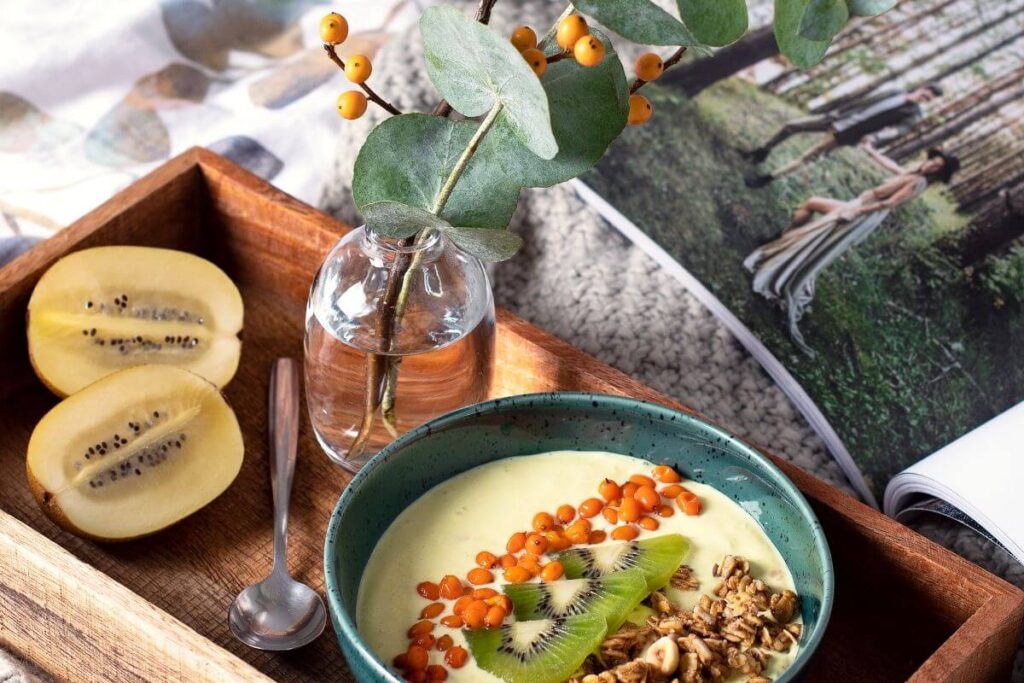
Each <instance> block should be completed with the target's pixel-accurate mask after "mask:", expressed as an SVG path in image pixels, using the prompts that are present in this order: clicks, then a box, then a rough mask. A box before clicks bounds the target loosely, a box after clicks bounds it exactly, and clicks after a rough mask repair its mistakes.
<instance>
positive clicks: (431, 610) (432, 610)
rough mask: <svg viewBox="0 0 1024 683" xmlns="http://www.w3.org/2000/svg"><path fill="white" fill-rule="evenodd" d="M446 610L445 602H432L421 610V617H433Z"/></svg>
mask: <svg viewBox="0 0 1024 683" xmlns="http://www.w3.org/2000/svg"><path fill="white" fill-rule="evenodd" d="M443 611H444V604H443V603H440V602H432V603H430V604H429V605H427V606H426V607H424V608H423V610H422V611H420V619H433V618H434V617H436V616H439V615H440V614H441V612H443Z"/></svg>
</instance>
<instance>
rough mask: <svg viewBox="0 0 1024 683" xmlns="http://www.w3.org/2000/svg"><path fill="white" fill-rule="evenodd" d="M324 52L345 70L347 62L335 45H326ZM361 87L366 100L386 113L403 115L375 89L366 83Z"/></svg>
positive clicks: (360, 85)
mask: <svg viewBox="0 0 1024 683" xmlns="http://www.w3.org/2000/svg"><path fill="white" fill-rule="evenodd" d="M324 52H326V53H327V56H328V57H330V58H331V61H332V62H334V63H335V64H337V65H338V68H339V69H341V70H342V71H344V70H345V62H343V61H342V60H341V57H339V56H338V53H337V51H336V50H335V49H334V46H333V45H331V44H330V43H324ZM359 87H360V88H362V89H363V92H365V93H366V99H368V100H370V101H371V102H373V103H374V104H377V105H379V106H380V107H381V108H382V109H384V111H386V112H388V113H390V114H394V115H395V116H398V115H399V114H401V113H402V112H401V110H399V109H398V108H397V107H395V105H393V104H391V103H390V102H388V101H387V100H385V99H384V98H382V97H381V96H380V95H378V94H377V93H376V92H374V90H373V88H371V87H370V86H368V85H366V83H365V82H363V83H360V84H359Z"/></svg>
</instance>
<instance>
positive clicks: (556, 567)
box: [540, 560, 565, 581]
mask: <svg viewBox="0 0 1024 683" xmlns="http://www.w3.org/2000/svg"><path fill="white" fill-rule="evenodd" d="M563 574H565V567H563V566H562V563H561V562H559V561H557V560H555V561H554V562H548V563H547V564H546V565H544V569H542V570H541V571H540V578H542V579H544V580H545V581H558V580H559V579H560V578H562V575H563Z"/></svg>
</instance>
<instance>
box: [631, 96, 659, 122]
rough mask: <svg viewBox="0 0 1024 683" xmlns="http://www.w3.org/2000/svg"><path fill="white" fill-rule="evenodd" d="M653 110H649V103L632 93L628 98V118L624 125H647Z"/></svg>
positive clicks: (642, 97) (644, 98)
mask: <svg viewBox="0 0 1024 683" xmlns="http://www.w3.org/2000/svg"><path fill="white" fill-rule="evenodd" d="M652 113H654V110H653V109H652V108H651V101H650V100H648V99H647V98H646V97H644V96H643V95H641V94H640V93H633V94H632V95H630V96H629V116H628V117H627V118H626V123H628V124H629V125H631V126H639V125H640V124H642V123H647V121H648V120H649V119H650V118H651V114H652Z"/></svg>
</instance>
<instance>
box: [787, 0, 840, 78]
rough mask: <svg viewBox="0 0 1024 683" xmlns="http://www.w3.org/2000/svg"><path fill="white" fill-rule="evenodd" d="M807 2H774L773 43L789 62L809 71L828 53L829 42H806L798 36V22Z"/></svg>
mask: <svg viewBox="0 0 1024 683" xmlns="http://www.w3.org/2000/svg"><path fill="white" fill-rule="evenodd" d="M807 4H808V0H775V22H774V23H775V42H777V43H778V44H779V50H781V51H782V54H784V55H786V57H787V58H788V59H789V61H791V62H793V64H795V65H796V66H798V67H799V68H801V69H809V68H810V67H812V66H814V65H815V64H817V63H818V62H820V61H821V59H822V57H824V56H825V53H826V52H827V51H828V46H829V41H827V40H808V39H807V38H804V37H803V36H801V35H800V21H801V19H802V18H803V15H804V8H805V7H806V6H807Z"/></svg>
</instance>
